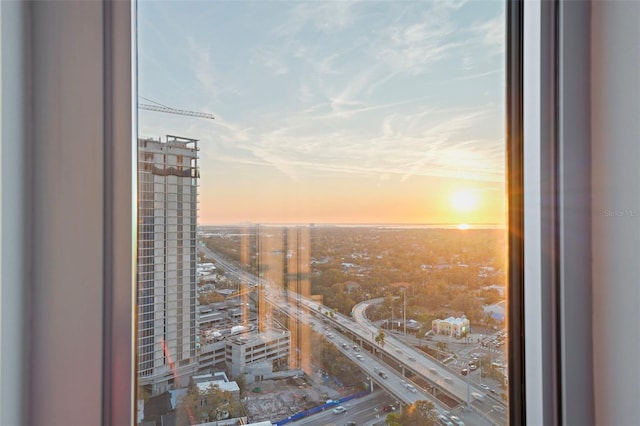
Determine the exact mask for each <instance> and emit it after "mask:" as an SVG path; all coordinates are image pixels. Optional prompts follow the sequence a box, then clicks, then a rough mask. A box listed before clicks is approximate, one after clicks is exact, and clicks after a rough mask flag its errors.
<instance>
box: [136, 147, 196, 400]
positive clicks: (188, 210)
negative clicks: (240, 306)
mask: <svg viewBox="0 0 640 426" xmlns="http://www.w3.org/2000/svg"><path fill="white" fill-rule="evenodd" d="M197 142H198V141H197V140H194V139H187V138H181V137H177V136H167V137H166V139H165V140H164V141H162V140H153V139H139V140H138V271H137V278H138V279H137V281H138V287H137V292H138V294H137V297H138V333H137V334H138V335H137V337H138V359H137V363H138V366H137V367H138V385H139V386H141V387H143V389H145V391H147V392H148V393H150V394H151V395H154V394H157V393H161V392H164V391H166V390H168V389H171V388H174V387H177V386H180V385H186V384H187V383H188V380H189V377H190V376H191V375H192V374H194V373H195V372H196V370H197V366H198V364H197V348H196V336H197V322H196V301H197V296H196V278H197V271H196V261H197V253H196V251H197V240H196V226H197V219H198V183H197V182H198V178H199V171H198V144H197ZM176 381H178V383H175V382H176Z"/></svg>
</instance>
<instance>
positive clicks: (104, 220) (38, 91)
mask: <svg viewBox="0 0 640 426" xmlns="http://www.w3.org/2000/svg"><path fill="white" fill-rule="evenodd" d="M47 3H49V4H47ZM53 4H54V5H55V8H54V6H52V3H51V2H0V20H1V21H2V23H3V25H1V26H0V28H1V30H2V32H1V33H0V46H1V47H0V58H1V59H2V63H1V73H0V83H1V89H2V91H1V97H2V109H1V110H0V115H1V121H0V126H1V130H2V163H1V164H2V166H1V167H2V170H1V173H2V180H1V181H0V184H1V185H2V192H1V194H0V197H1V202H2V216H0V220H2V235H1V238H2V240H1V248H2V250H1V251H0V255H1V256H2V257H1V262H2V263H1V265H2V267H3V268H2V282H1V283H0V286H1V287H0V291H1V295H2V299H1V302H2V303H3V305H2V306H3V309H2V310H1V311H0V327H1V331H2V334H0V349H1V350H2V352H1V356H2V361H3V362H2V365H1V368H2V370H0V374H1V375H0V377H1V378H2V380H0V396H1V398H0V401H1V402H2V404H3V405H2V406H1V408H2V410H1V411H2V415H1V416H2V417H1V418H0V423H16V422H15V421H14V420H16V419H18V423H23V421H22V420H24V419H25V418H26V419H27V422H28V423H29V424H37V423H38V420H39V419H44V418H46V419H48V420H50V421H48V422H47V423H48V424H75V423H82V422H90V423H92V422H94V423H102V424H132V423H133V421H134V419H135V416H134V410H135V400H134V398H135V376H136V375H135V368H134V359H135V358H134V352H135V340H136V339H135V335H134V333H133V330H134V328H133V327H134V325H135V323H136V321H135V315H136V313H135V310H134V300H135V299H134V297H135V268H134V265H135V254H136V243H137V241H136V223H135V217H136V209H135V206H136V203H135V197H136V187H135V180H134V179H133V176H135V175H136V173H135V168H136V164H137V162H136V152H135V151H136V149H135V147H136V144H135V143H131V142H132V141H135V140H136V138H137V134H136V133H137V132H136V110H135V108H134V106H135V99H136V98H135V93H136V81H135V74H136V62H135V61H136V50H135V19H136V12H135V11H136V5H135V2H129V1H115V0H113V1H112V0H103V1H101V2H86V3H84V2H66V3H65V5H66V6H65V7H66V8H68V9H66V11H65V12H69V11H71V12H73V13H65V12H61V11H59V10H58V9H56V8H57V7H60V4H57V2H54V3H53ZM508 8H509V12H508V16H509V18H508V19H509V27H508V28H509V29H508V37H517V40H518V42H517V44H512V45H510V47H509V48H508V50H509V54H510V55H515V56H516V57H518V58H520V59H518V60H522V65H518V66H514V65H513V64H511V65H510V67H509V68H508V73H509V76H510V77H509V78H510V79H511V80H510V83H509V87H510V88H511V90H510V91H509V92H510V94H509V95H508V96H509V98H508V99H510V100H509V102H510V104H509V111H510V114H511V115H510V117H511V119H513V120H516V121H515V122H512V123H510V124H509V125H508V131H509V134H510V138H515V139H517V140H518V141H523V142H522V143H521V144H520V145H519V146H517V147H516V148H515V149H513V150H512V151H510V153H509V159H510V160H509V161H511V162H512V163H511V164H512V165H511V166H510V167H514V165H517V164H520V167H521V168H522V169H521V171H522V172H523V176H519V177H517V178H515V177H514V181H513V182H510V184H509V185H511V186H510V188H509V197H510V198H511V197H513V198H512V201H511V203H512V204H511V206H510V210H513V212H512V213H510V214H512V215H515V216H514V217H512V218H511V219H510V223H511V225H512V227H511V230H510V239H513V242H512V245H510V247H512V249H510V250H511V252H510V259H511V262H512V263H511V265H512V266H513V267H511V268H510V270H509V273H510V280H512V282H511V285H512V286H514V285H517V287H516V288H515V291H512V292H510V301H511V304H510V307H511V309H510V313H509V316H510V320H509V327H510V332H509V339H510V359H511V360H512V361H511V362H510V383H511V386H510V388H509V390H510V403H511V404H516V405H514V409H510V421H511V423H512V424H525V423H529V424H542V423H544V424H560V423H566V422H567V420H568V419H572V421H573V420H575V418H576V417H575V416H579V417H577V418H581V419H584V420H585V421H582V422H581V424H592V423H593V406H594V404H593V378H592V377H593V367H592V361H591V353H592V351H593V348H592V346H591V338H592V336H591V318H590V314H591V293H590V291H588V292H586V293H587V294H586V295H585V294H583V293H584V292H583V290H584V288H587V287H590V286H589V285H584V282H581V281H580V280H581V279H582V278H585V277H584V274H585V273H586V272H584V271H586V270H587V269H588V267H589V266H590V254H588V255H587V256H586V257H583V258H582V259H580V258H578V257H579V256H582V255H584V254H585V251H587V252H589V250H590V247H591V240H590V238H589V237H588V236H589V235H590V231H589V230H588V229H585V227H587V225H585V224H588V223H589V220H590V216H589V215H588V214H587V212H589V211H590V210H589V209H588V208H587V209H586V210H584V212H583V213H585V218H584V220H583V221H581V222H580V223H578V224H572V223H571V220H572V217H571V216H570V215H571V211H568V210H566V204H565V203H564V202H565V201H566V200H568V199H569V197H571V196H573V195H575V194H574V193H571V192H569V189H571V188H572V187H573V186H574V185H575V184H578V185H580V187H581V188H583V186H584V184H585V182H586V181H588V180H589V177H590V171H589V168H588V164H589V161H590V157H588V152H589V144H588V143H586V144H584V143H580V139H581V138H582V139H584V138H583V137H584V135H585V133H584V132H585V131H588V125H587V124H585V123H584V120H583V118H584V116H585V114H586V115H587V116H588V113H586V112H585V110H588V108H589V102H588V97H589V90H588V81H589V78H588V77H589V75H588V74H589V73H588V71H585V70H584V69H583V70H580V69H578V67H579V65H583V64H584V61H585V60H587V61H588V59H589V56H588V52H589V42H590V40H589V37H588V30H589V22H588V21H589V10H590V3H589V2H588V1H576V2H559V1H550V2H546V1H527V2H524V1H516V0H513V1H509V2H508ZM51 11H53V12H55V13H53V14H50V13H48V12H51ZM574 12H579V13H578V14H577V15H576V14H574ZM79 17H81V18H82V19H81V20H80V21H84V22H78V21H79V20H78V18H79ZM515 19H518V21H517V22H516V21H514V20H515ZM7 22H15V25H4V24H5V23H7ZM65 28H71V29H72V30H73V31H75V33H74V34H73V36H74V37H72V38H65V37H69V33H68V32H65ZM549 29H554V33H553V37H551V38H550V39H548V40H546V42H545V44H543V43H542V42H541V40H542V36H543V35H544V34H545V32H544V31H545V30H549ZM575 31H577V33H576V34H577V35H576V36H575V38H572V34H574V32H575ZM585 31H587V33H586V35H585ZM513 40H516V39H515V38H514V39H513ZM65 43H69V44H70V45H72V46H73V48H74V52H73V54H74V55H79V56H81V57H82V58H83V60H82V61H74V60H71V61H64V60H59V59H57V58H56V55H58V56H60V57H61V58H64V57H65V54H67V55H68V54H69V53H68V52H67V50H68V49H66V47H68V45H66V44H65ZM96 46H101V47H100V48H98V49H95V47H96ZM576 47H577V48H576ZM512 50H513V52H512ZM585 51H586V53H585ZM585 55H586V56H585ZM576 57H577V58H578V59H579V60H578V61H574V60H575V58H576ZM576 64H578V65H576ZM520 66H522V67H523V68H519V67H520ZM518 69H520V70H521V71H518ZM544 73H546V74H544ZM523 76H524V77H525V78H524V79H523ZM528 76H532V78H531V79H530V78H528ZM576 76H578V77H580V78H577V79H576ZM72 78H76V79H77V81H76V83H77V84H78V86H79V87H85V86H83V85H86V87H89V88H92V87H93V83H94V82H97V83H96V84H98V85H99V86H100V90H98V91H97V92H95V91H93V90H92V91H91V92H90V93H86V92H82V91H71V92H68V93H65V96H57V95H56V94H55V93H53V86H52V85H51V82H52V81H57V82H62V83H66V84H69V83H70V81H69V79H72ZM56 79H58V80H56ZM544 79H551V80H549V81H547V80H544ZM16 82H18V84H16ZM20 82H22V84H20ZM546 82H553V83H554V84H550V85H547V84H546ZM89 83H91V84H89ZM572 84H574V85H573V86H572ZM11 85H14V86H15V87H16V90H9V88H10V87H12V86H11ZM575 85H577V87H578V88H585V87H586V90H584V91H583V95H582V96H577V97H573V96H572V95H571V93H573V91H575V90H576V86H575ZM69 87H75V86H73V85H72V86H69ZM50 89H51V90H50ZM513 91H515V92H513ZM511 92H513V93H511ZM585 98H586V99H585ZM56 102H57V103H56ZM86 106H89V107H90V108H85V107H86ZM548 110H552V111H553V114H552V116H551V117H547V118H548V119H550V120H551V121H550V122H549V121H544V120H543V117H542V112H543V111H548ZM572 111H573V112H574V113H575V112H576V111H577V112H578V115H577V116H576V115H571V114H572ZM12 113H13V114H15V115H11V114H12ZM96 114H97V116H96ZM518 117H521V118H518ZM517 120H519V121H517ZM576 131H577V133H576ZM87 135H90V136H91V137H90V138H87ZM45 136H46V137H45ZM543 138H549V139H544V140H545V141H546V142H545V143H546V145H544V146H543V144H542V143H541V141H542V140H543ZM586 140H588V135H587V136H586ZM88 145H90V146H88ZM56 152H60V153H64V154H66V155H63V156H55V155H47V153H56ZM576 155H577V156H579V159H578V160H577V161H575V162H573V163H572V162H571V161H570V159H571V158H575V156H576ZM88 157H90V158H91V164H92V165H95V166H96V167H97V170H98V172H97V173H90V174H89V175H87V176H83V180H81V181H80V182H78V183H77V186H74V190H76V191H78V192H75V193H74V192H71V193H69V192H64V191H62V189H64V186H63V184H64V182H63V181H55V182H48V179H47V178H48V177H49V175H47V173H49V172H50V173H51V175H50V176H51V177H55V176H56V173H58V172H61V171H64V170H72V169H73V168H74V167H77V166H78V164H82V163H83V162H86V161H87V158H88ZM524 159H526V160H527V161H526V163H525V162H524ZM8 162H14V164H18V165H23V166H24V170H25V171H24V174H20V176H23V178H24V179H23V180H20V179H14V180H13V181H10V180H8V179H6V176H7V175H6V174H7V173H10V171H11V168H10V167H9V166H8ZM575 165H581V166H584V169H583V170H582V172H581V173H578V174H577V175H576V176H575V180H574V181H571V180H568V181H567V180H563V179H559V180H556V181H552V182H547V184H548V185H549V187H547V188H542V187H541V186H540V185H539V184H536V183H535V182H541V178H542V177H544V176H552V175H553V176H561V175H562V173H561V172H562V171H563V170H565V169H567V170H568V169H572V170H573V168H572V167H574V166H575ZM36 166H37V167H36ZM45 169H46V170H45ZM123 170H126V171H127V173H123ZM128 171H132V173H131V174H129V173H128ZM512 173H513V172H512ZM545 173H546V175H545ZM554 173H555V174H554ZM572 176H574V175H572ZM571 179H573V178H571ZM509 180H510V181H511V180H512V176H509ZM40 184H47V185H46V188H48V189H52V190H55V189H56V188H57V189H60V192H59V193H56V194H55V196H53V197H52V195H51V194H50V193H47V192H43V191H42V190H41V189H40V187H39V186H38V185H40ZM93 193H95V195H90V199H91V202H95V203H97V205H98V206H99V208H98V209H97V210H95V211H98V212H101V214H97V215H96V216H95V217H90V218H87V217H86V214H87V212H86V211H81V209H76V210H69V211H68V212H69V214H70V215H71V220H73V221H74V222H75V223H76V224H77V225H78V229H85V230H88V231H90V233H91V234H92V235H93V236H95V235H99V236H100V240H101V241H102V244H97V246H94V245H93V244H92V245H90V246H88V247H86V248H85V247H83V244H85V243H86V241H87V238H88V236H87V235H86V234H82V233H74V232H71V233H68V234H65V233H64V232H63V231H64V229H61V228H63V227H65V226H68V223H69V221H68V220H64V218H63V217H62V216H60V215H46V214H44V213H42V211H40V210H39V209H40V208H42V207H44V208H45V209H46V208H52V209H53V210H55V208H56V206H59V205H60V204H64V203H71V205H75V206H82V205H83V204H84V203H87V199H85V198H83V197H84V196H85V195H86V194H93ZM577 195H578V198H579V200H578V204H579V205H582V203H584V201H585V200H587V201H588V200H589V193H588V191H587V192H584V191H583V192H580V193H579V194H577ZM548 203H551V204H552V205H553V206H554V207H553V208H551V209H546V207H547V206H548ZM91 211H92V212H93V211H94V210H91ZM67 219H69V218H67ZM574 225H575V226H574ZM83 227H84V228H83ZM576 229H577V230H585V231H586V232H585V235H586V236H585V237H584V238H583V239H578V240H573V239H571V238H570V237H571V234H572V233H574V232H575V231H576ZM11 230H13V231H15V232H9V231H11ZM38 232H47V236H48V237H49V238H57V240H56V242H55V244H54V243H52V242H48V243H47V245H46V246H45V247H40V244H41V241H40V240H39V238H40V237H41V235H39V234H38ZM543 232H544V233H545V234H544V235H543ZM522 235H524V240H523V238H522ZM78 246H81V247H83V249H84V250H85V251H86V252H87V253H86V254H85V255H86V256H88V257H90V260H91V262H90V263H87V264H83V265H80V267H79V268H78V270H75V269H74V270H71V271H70V270H69V268H66V266H65V265H74V262H75V261H77V259H74V258H73V256H74V254H77V253H78ZM12 247H13V248H15V249H14V251H13V252H12V251H11V250H9V249H10V248H12ZM54 249H55V251H56V253H55V256H52V255H51V254H50V253H51V251H52V250H54ZM550 254H553V256H555V257H553V258H552V259H551V258H550V257H549V255H550ZM34 255H42V257H37V258H38V261H37V262H33V263H31V262H29V261H32V260H33V259H34ZM550 259H551V260H550ZM565 260H568V261H566V262H565ZM51 262H54V263H51ZM55 262H61V264H56V263H55ZM523 262H524V264H523ZM61 268H62V269H61ZM543 273H544V274H547V276H548V277H549V280H546V281H544V283H545V284H544V286H547V285H548V286H549V287H544V286H540V287H538V286H536V285H534V284H528V283H531V282H533V283H535V282H536V281H540V282H542V277H543ZM76 279H77V281H73V282H72V283H71V284H70V282H71V281H70V280H76ZM585 279H586V280H587V282H588V283H590V278H589V276H587V277H586V278H585ZM515 283H517V284H515ZM543 287H544V288H543ZM60 289H63V290H72V291H73V292H72V293H75V292H76V291H77V292H78V294H77V295H75V294H69V295H68V297H66V298H55V297H54V298H48V297H49V296H55V295H56V293H55V291H58V290H60ZM542 290H544V292H543V291H542ZM76 296H77V297H76ZM525 301H526V309H525V306H524V303H525ZM5 304H14V305H15V306H18V307H21V308H23V309H5V308H4V307H5ZM514 307H515V308H516V309H514ZM518 308H520V309H518ZM544 312H552V313H553V315H554V319H553V320H551V321H549V322H545V323H544V324H543V322H542V320H543V318H542V316H543V313H544ZM575 321H584V323H583V325H582V326H583V327H584V328H586V329H587V331H586V332H585V333H583V334H581V335H580V336H577V337H575V338H571V337H570V336H569V335H570V333H569V331H570V330H571V329H572V328H573V327H575ZM584 324H586V326H585V325H584ZM87 327H90V328H91V330H92V331H93V332H96V330H100V332H99V333H97V334H99V336H94V335H90V336H89V337H90V338H89V339H86V340H85V341H83V344H84V345H86V346H90V347H82V348H81V350H79V348H76V345H77V340H76V339H79V338H81V337H83V336H82V333H83V332H84V331H85V330H86V329H88V328H87ZM7 330H9V332H7ZM59 332H61V333H59ZM74 332H75V333H76V335H75V336H74V335H73V333H74ZM50 335H52V336H57V338H56V339H55V340H48V338H49V336H50ZM22 336H29V339H27V338H23V337H22ZM41 339H42V340H41ZM516 340H517V341H516ZM47 344H49V345H51V346H47ZM74 348H75V350H73V349H74ZM96 360H98V361H96ZM513 360H515V362H513ZM95 365H99V370H100V372H99V374H95V372H94V371H91V370H92V366H95ZM87 366H88V369H87V371H81V372H80V374H77V370H76V369H77V368H86V367H87ZM541 372H543V373H542V374H541ZM73 373H75V374H73ZM546 373H549V374H551V375H552V376H553V377H554V379H552V383H549V382H544V381H542V380H541V378H540V376H542V375H543V374H546ZM518 377H520V378H521V380H518V379H517V378H518ZM70 379H72V380H73V382H74V385H75V387H74V388H70V387H64V388H63V389H62V390H63V391H62V392H60V386H59V384H60V383H63V381H64V380H70ZM514 379H515V380H516V381H518V384H519V386H513V380H514ZM54 390H57V391H54ZM549 392H551V393H549ZM575 392H578V394H577V396H576V394H575ZM569 393H572V395H569ZM9 395H11V397H7V398H5V396H9ZM545 395H546V396H545ZM549 395H552V396H549ZM570 398H571V399H572V400H573V401H574V402H575V401H577V402H575V404H576V405H571V404H570V403H569V401H568V400H569V399H570ZM70 400H71V401H73V406H74V407H76V408H78V409H76V410H69V409H68V404H69V401H70ZM7 401H10V402H11V403H9V402H7ZM27 401H28V405H29V409H28V414H27ZM581 405H582V406H586V407H591V409H587V410H585V411H584V412H583V413H582V414H580V413H578V412H577V411H578V410H577V407H578V406H581ZM7 419H8V421H7ZM538 420H540V421H538ZM546 420H549V421H550V423H546Z"/></svg>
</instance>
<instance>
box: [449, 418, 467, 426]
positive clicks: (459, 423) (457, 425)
mask: <svg viewBox="0 0 640 426" xmlns="http://www.w3.org/2000/svg"><path fill="white" fill-rule="evenodd" d="M449 420H450V421H451V423H453V424H454V425H455V426H464V422H463V421H462V419H461V418H460V417H458V416H451V417H450V418H449Z"/></svg>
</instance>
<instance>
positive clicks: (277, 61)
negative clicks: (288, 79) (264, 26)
mask: <svg viewBox="0 0 640 426" xmlns="http://www.w3.org/2000/svg"><path fill="white" fill-rule="evenodd" d="M283 56H284V55H283V52H282V49H276V48H274V47H271V46H260V47H255V48H254V49H253V50H252V54H251V62H258V63H260V64H262V65H263V66H264V67H265V68H267V69H268V70H269V71H270V72H271V73H272V74H274V75H284V74H289V67H288V65H287V64H286V60H285V59H284V58H283Z"/></svg>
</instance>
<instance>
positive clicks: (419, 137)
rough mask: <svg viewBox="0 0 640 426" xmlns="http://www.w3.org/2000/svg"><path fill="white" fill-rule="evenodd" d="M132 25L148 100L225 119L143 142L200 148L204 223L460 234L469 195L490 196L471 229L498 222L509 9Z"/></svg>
mask: <svg viewBox="0 0 640 426" xmlns="http://www.w3.org/2000/svg"><path fill="white" fill-rule="evenodd" d="M138 19H139V25H138V42H139V45H138V49H139V50H138V69H139V82H138V88H139V94H140V95H141V96H144V97H146V98H150V99H153V100H154V101H157V102H159V103H162V104H165V105H169V106H172V107H175V108H179V109H190V110H195V111H206V112H211V113H212V114H214V115H215V116H216V120H214V121H209V120H203V119H195V118H189V117H181V116H174V115H169V114H160V113H154V112H148V111H140V113H139V133H140V135H141V136H143V137H150V136H151V137H158V136H161V135H165V134H177V135H181V136H186V137H193V138H196V139H199V140H201V169H202V170H201V176H202V178H201V190H200V193H201V197H200V199H201V212H200V216H201V219H202V222H203V223H216V222H243V221H251V222H262V221H266V222H354V221H355V222H403V223H404V222H420V223H428V222H447V223H451V222H456V221H460V220H465V218H464V217H460V215H459V214H458V213H460V212H452V211H448V210H447V206H446V198H447V194H450V193H451V191H454V190H456V189H460V188H464V189H466V190H472V191H475V192H477V193H478V194H480V196H479V197H478V198H479V200H481V203H480V206H479V207H478V209H477V211H476V212H472V213H473V215H471V213H469V212H466V213H465V214H467V219H468V220H467V221H470V222H500V221H502V215H503V208H502V204H501V203H502V201H501V199H502V194H503V188H504V68H505V65H504V4H503V3H502V2H497V1H463V0H461V1H426V2H418V1H411V2H396V1H393V2H392V1H306V2H294V1H288V2H275V1H265V2H243V1H229V2H205V1H198V2H173V1H142V2H140V3H139V9H138ZM140 101H141V102H146V101H145V100H143V99H141V100H140ZM496 200H497V201H496ZM394 206H395V208H394ZM376 212H378V213H376ZM358 215H359V216H358Z"/></svg>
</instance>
